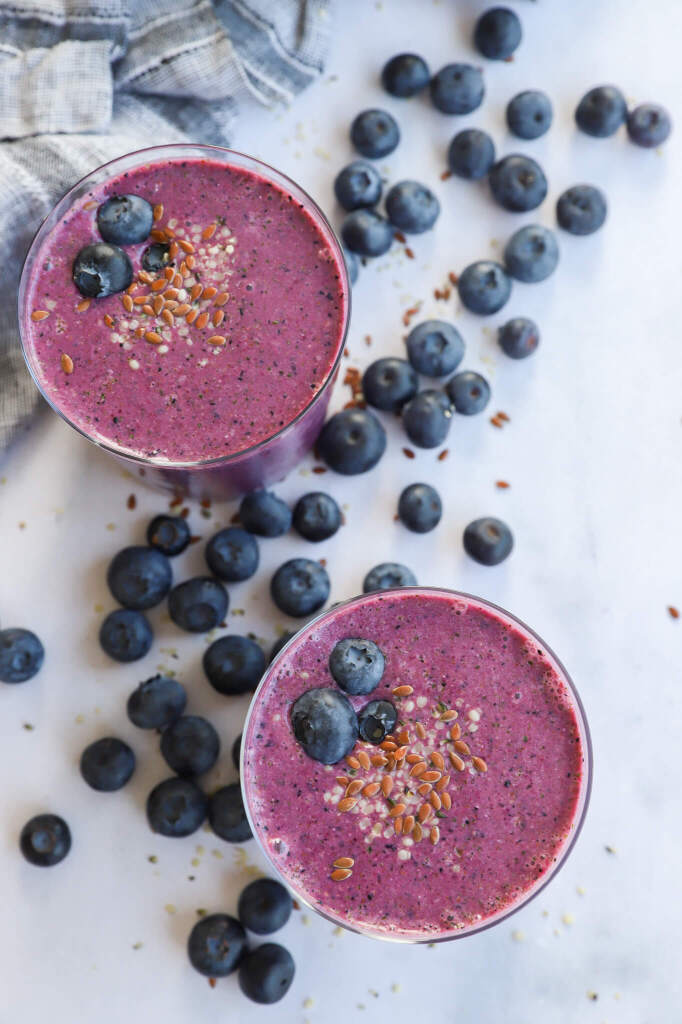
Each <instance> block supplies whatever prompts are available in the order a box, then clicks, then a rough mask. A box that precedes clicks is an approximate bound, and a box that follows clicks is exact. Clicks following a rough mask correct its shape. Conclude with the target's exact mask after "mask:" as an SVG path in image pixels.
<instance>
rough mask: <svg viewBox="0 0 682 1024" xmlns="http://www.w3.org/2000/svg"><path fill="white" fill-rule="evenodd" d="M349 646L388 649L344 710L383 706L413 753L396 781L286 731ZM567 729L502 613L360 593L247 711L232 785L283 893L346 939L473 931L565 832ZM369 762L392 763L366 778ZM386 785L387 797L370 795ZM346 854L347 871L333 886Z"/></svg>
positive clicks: (278, 669)
mask: <svg viewBox="0 0 682 1024" xmlns="http://www.w3.org/2000/svg"><path fill="white" fill-rule="evenodd" d="M345 637H361V638H367V639H371V640H373V641H374V642H375V643H377V644H378V645H379V647H380V648H381V650H382V651H383V652H384V655H385V658H386V669H385V673H384V676H383V679H382V680H381V682H380V684H379V686H378V687H377V689H376V690H374V691H373V693H372V694H370V695H369V696H365V697H353V698H351V701H352V703H353V705H354V707H355V708H356V709H359V708H361V707H362V706H363V705H364V704H365V703H367V702H368V701H370V700H376V699H386V700H390V701H392V702H393V703H394V704H395V705H396V707H397V709H398V725H397V726H396V728H395V729H394V732H393V737H394V740H395V741H396V744H397V746H398V749H400V748H401V747H403V746H406V747H407V748H408V750H407V753H406V755H405V757H404V758H400V755H399V760H398V762H397V764H396V766H395V767H393V766H392V753H391V751H389V750H382V749H381V748H380V747H376V746H373V745H371V744H369V743H365V742H363V741H358V743H357V744H356V748H355V750H354V751H353V752H352V754H351V761H350V763H347V762H346V761H342V762H340V763H338V764H336V765H332V766H326V765H323V764H320V763H319V762H317V761H314V760H312V759H311V758H309V757H308V756H307V755H306V754H305V753H304V751H303V749H302V747H301V746H300V745H299V744H298V742H297V741H296V739H295V737H294V735H293V732H292V730H291V725H290V717H289V716H290V711H291V707H292V705H293V703H294V701H295V700H296V699H297V698H298V697H299V696H300V695H301V694H302V693H303V692H304V691H306V690H308V689H310V688H312V687H313V686H332V687H333V686H335V684H334V681H333V679H332V677H331V675H330V673H329V669H328V660H329V655H330V653H331V651H332V648H333V647H334V644H335V643H336V642H337V641H338V640H340V639H343V638H345ZM397 687H408V688H411V692H410V693H409V694H406V695H403V696H395V695H393V691H394V689H395V688H397ZM455 712H456V716H455V714H454V713H455ZM578 714H579V712H578V711H577V706H576V703H575V699H574V697H573V696H572V693H571V691H570V690H569V688H568V686H567V684H566V682H565V681H564V678H563V677H562V675H560V674H559V671H558V669H557V667H556V666H555V663H554V662H553V661H552V660H551V659H550V657H549V656H548V655H547V654H546V653H545V652H544V650H543V649H542V647H541V645H540V643H539V642H538V641H537V640H536V638H535V637H533V636H532V635H531V634H526V633H524V632H523V631H522V629H521V627H520V626H519V625H518V624H517V623H516V622H514V621H513V620H510V619H506V618H505V617H504V616H503V614H502V613H497V612H496V611H495V610H493V609H491V608H489V607H488V606H485V605H480V604H477V603H476V602H474V601H472V600H468V599H464V598H460V597H457V596H455V595H451V594H448V593H443V592H437V591H432V592H427V593H424V592H419V591H409V590H406V591H404V592H396V591H394V592H392V593H390V594H386V595H381V594H373V595H368V596H367V597H365V598H363V599H362V600H361V601H360V602H356V603H351V604H349V605H346V606H341V607H339V608H338V610H336V611H333V610H332V611H331V612H330V613H329V614H328V615H327V616H325V617H324V618H323V619H322V620H321V621H319V622H318V623H317V624H315V625H313V626H312V627H310V628H309V629H304V630H303V631H302V633H301V634H300V635H299V636H298V637H297V638H296V639H295V640H294V641H292V643H291V645H290V646H289V648H288V649H287V650H286V651H285V652H284V653H283V655H282V656H281V658H280V659H279V661H277V662H276V663H275V664H274V666H273V669H272V670H271V673H270V674H269V675H268V676H267V677H266V680H265V681H264V683H263V685H262V687H261V689H260V690H259V691H258V693H257V695H256V697H255V699H254V705H253V707H252V711H251V716H250V719H249V723H248V728H247V732H246V735H245V737H244V769H243V786H244V791H245V796H246V800H247V805H248V807H249V810H250V814H251V818H252V820H253V822H254V825H255V830H256V833H257V835H258V837H259V839H260V841H261V842H262V844H263V846H264V847H265V849H266V850H267V852H268V855H269V856H270V857H271V859H272V861H273V863H274V864H275V865H276V866H277V868H278V869H279V870H280V871H281V872H282V874H283V875H284V876H285V878H286V879H287V881H288V882H289V883H290V885H291V886H292V888H293V889H294V890H295V891H296V892H298V893H299V894H300V895H301V896H302V897H303V898H304V899H305V900H306V901H307V902H308V903H310V904H311V905H312V906H314V907H316V908H317V909H319V910H320V911H322V912H323V913H325V914H327V915H328V916H330V917H332V918H333V919H336V920H338V921H340V922H341V923H344V924H348V925H349V926H350V927H353V928H356V929H359V930H364V931H368V932H370V933H372V934H377V935H379V936H381V935H383V936H385V937H389V938H391V937H393V938H400V939H412V940H429V939H431V938H442V937H445V936H447V935H456V934H457V933H459V932H461V931H463V930H466V929H471V928H476V927H480V926H482V925H484V924H485V923H486V921H487V920H488V919H490V918H496V917H498V916H499V915H500V914H502V913H503V912H504V911H506V910H509V909H511V908H513V907H514V906H515V905H516V904H518V903H519V902H521V901H522V900H523V899H524V897H525V896H527V895H528V893H529V891H530V890H532V889H534V888H536V887H537V886H538V884H539V883H540V882H541V881H542V880H543V876H545V875H546V873H547V872H549V871H550V870H551V868H552V866H553V865H554V864H555V863H556V861H557V859H558V858H559V857H560V856H561V853H562V851H563V850H564V849H565V848H566V845H567V843H568V842H569V841H570V838H571V836H572V835H573V833H574V831H575V827H576V823H577V818H578V816H579V810H580V805H581V798H582V796H583V795H584V790H585V783H586V777H585V773H586V771H587V765H586V759H587V753H586V750H585V748H584V745H583V742H582V739H581V731H580V728H579V724H578ZM403 730H406V733H407V735H403V736H402V737H400V733H401V732H403ZM453 736H454V737H455V738H454V739H453ZM389 742H390V741H389ZM358 753H359V754H360V761H359V762H358V761H356V762H355V764H356V765H357V767H354V766H353V764H354V762H353V760H352V759H353V758H357V755H358ZM365 754H366V755H368V756H369V757H374V758H375V759H376V757H377V756H380V757H386V758H388V764H386V765H375V764H372V763H370V766H369V768H367V767H364V766H363V764H362V763H360V762H363V761H364V762H365V765H366V763H367V762H366V757H365ZM414 755H422V758H423V761H424V762H426V765H427V769H426V770H427V771H428V772H430V773H432V774H429V775H427V780H428V781H426V782H425V781H424V779H423V778H422V775H423V774H424V770H423V769H415V770H416V771H417V773H418V774H416V775H412V774H410V773H411V772H412V770H413V769H414V768H415V764H416V763H419V762H418V759H417V758H416V757H415V756H414ZM479 759H480V760H479ZM439 769H440V771H439ZM387 774H388V775H390V776H391V778H392V782H391V784H390V785H391V791H390V794H389V796H388V798H387V797H385V796H384V793H383V790H379V792H378V793H376V794H375V793H373V789H376V788H377V787H376V786H372V785H371V784H372V783H379V784H381V783H383V782H384V779H385V777H386V775H387ZM444 779H445V780H446V781H443V780H444ZM339 780H340V781H339ZM355 780H361V781H362V786H363V790H364V787H365V786H366V785H368V784H369V785H370V790H369V794H367V795H365V794H364V793H363V792H362V791H361V792H360V793H359V794H355V793H353V792H352V791H351V795H352V797H353V798H354V799H356V800H357V802H356V803H355V804H354V805H353V806H352V807H351V808H350V809H349V810H345V811H342V810H340V809H339V803H340V801H341V800H342V799H344V798H345V797H346V796H347V787H348V785H349V784H351V783H352V782H354V781H355ZM384 785H387V784H386V783H384ZM420 786H421V787H422V788H421V792H420V791H419V789H418V787H420ZM355 788H358V787H353V789H355ZM432 794H435V796H434V795H432ZM396 804H400V805H404V809H402V810H401V808H400V807H398V808H397V809H396ZM439 804H440V806H439ZM425 806H426V807H427V808H428V809H427V810H422V811H421V816H422V817H423V819H424V820H423V821H422V822H421V823H420V824H419V828H418V829H416V830H415V827H414V826H415V825H416V824H417V823H418V822H419V819H420V809H421V808H423V807H425ZM396 820H397V825H396ZM396 828H398V829H399V832H400V834H396ZM434 829H435V830H436V831H434ZM345 857H348V858H352V859H353V864H352V868H351V873H350V874H349V876H348V877H347V878H343V879H342V880H339V881H335V880H333V879H332V877H331V875H332V872H333V871H334V862H335V861H336V860H337V858H345Z"/></svg>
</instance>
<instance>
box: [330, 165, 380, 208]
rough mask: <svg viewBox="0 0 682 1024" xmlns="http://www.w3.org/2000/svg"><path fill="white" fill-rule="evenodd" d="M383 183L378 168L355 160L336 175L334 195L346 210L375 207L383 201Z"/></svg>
mask: <svg viewBox="0 0 682 1024" xmlns="http://www.w3.org/2000/svg"><path fill="white" fill-rule="evenodd" d="M381 190H382V181H381V175H380V174H379V172H378V171H377V169H376V167H373V166H372V164H368V163H367V162H366V161H364V160H355V161H354V162H353V163H352V164H348V166H347V167H344V168H343V170H342V171H339V173H338V174H337V175H336V179H335V181H334V194H335V195H336V198H337V199H338V201H339V203H340V205H341V206H342V207H343V208H344V210H348V211H349V212H350V211H351V210H358V209H360V208H361V207H363V206H375V205H376V203H378V202H379V200H380V199H381Z"/></svg>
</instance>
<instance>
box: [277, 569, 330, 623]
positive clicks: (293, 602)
mask: <svg viewBox="0 0 682 1024" xmlns="http://www.w3.org/2000/svg"><path fill="white" fill-rule="evenodd" d="M270 593H271V595H272V600H273V601H274V602H275V604H276V605H277V607H278V608H279V610H280V611H281V612H284V613H285V615H291V616H292V617H293V618H302V617H303V616H305V615H311V614H312V613H313V612H316V611H317V610H318V609H319V608H321V607H322V605H323V604H324V603H325V601H326V600H327V598H328V597H329V576H328V575H327V570H326V569H324V568H323V567H322V566H321V565H320V563H319V562H311V560H310V559H309V558H291V559H290V560H289V561H288V562H285V563H284V564H283V565H280V567H279V569H278V570H277V572H276V573H275V575H274V576H273V577H272V579H271V581H270Z"/></svg>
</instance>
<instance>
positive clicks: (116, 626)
mask: <svg viewBox="0 0 682 1024" xmlns="http://www.w3.org/2000/svg"><path fill="white" fill-rule="evenodd" d="M152 639H153V633H152V627H151V626H150V625H149V622H148V620H147V619H146V618H145V617H144V615H143V614H142V612H136V611H132V610H131V609H130V608H117V609H116V610H115V611H113V612H110V613H109V615H107V617H106V619H105V620H104V622H103V623H102V625H101V627H100V631H99V642H100V646H101V647H102V650H103V651H104V652H105V654H108V655H109V657H110V658H113V659H114V661H123V662H128V661H137V660H138V658H144V656H145V654H147V652H148V651H149V648H150V647H151V645H152Z"/></svg>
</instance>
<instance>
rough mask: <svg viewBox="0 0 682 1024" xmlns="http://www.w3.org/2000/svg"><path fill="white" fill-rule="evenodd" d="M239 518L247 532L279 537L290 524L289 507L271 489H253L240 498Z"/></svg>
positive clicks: (261, 535) (260, 535)
mask: <svg viewBox="0 0 682 1024" xmlns="http://www.w3.org/2000/svg"><path fill="white" fill-rule="evenodd" d="M239 518H240V520H241V524H242V526H243V527H244V529H245V530H248V532H249V533H255V534H257V536H259V537H281V536H282V534H283V533H286V532H287V530H288V529H289V527H290V526H291V509H290V508H289V506H288V505H287V503H286V501H282V499H281V498H278V497H277V495H276V494H273V493H272V491H253V492H252V493H251V494H247V495H245V496H244V497H243V498H242V501H241V505H240V506H239Z"/></svg>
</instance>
